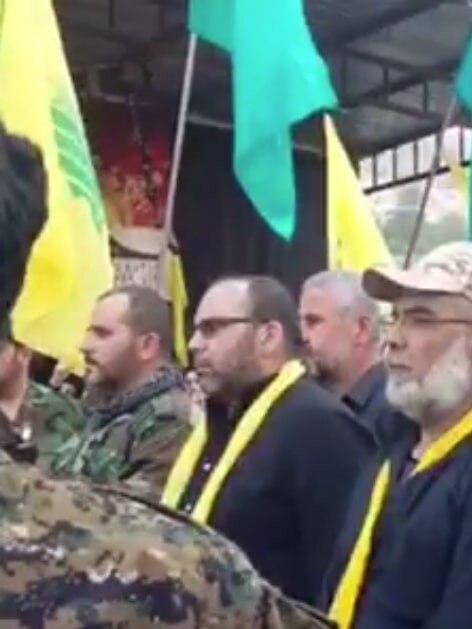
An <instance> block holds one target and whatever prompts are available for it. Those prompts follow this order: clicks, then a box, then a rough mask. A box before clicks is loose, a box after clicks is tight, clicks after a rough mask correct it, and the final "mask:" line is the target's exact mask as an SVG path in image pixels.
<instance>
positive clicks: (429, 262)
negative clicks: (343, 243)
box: [322, 243, 472, 629]
mask: <svg viewBox="0 0 472 629" xmlns="http://www.w3.org/2000/svg"><path fill="white" fill-rule="evenodd" d="M363 285H364V288H365V290H366V292H367V293H368V294H369V295H371V296H372V297H374V298H376V299H379V300H382V301H387V302H391V304H392V321H391V327H390V330H389V333H388V337H387V350H386V365H387V371H388V384H387V395H388V397H389V400H390V402H391V403H392V404H393V405H395V406H397V407H398V408H399V409H400V410H402V411H403V412H404V413H405V414H406V415H407V416H408V417H409V418H410V419H411V420H412V430H411V434H410V435H405V438H404V439H403V442H402V443H398V445H397V447H396V448H395V449H394V451H393V452H392V455H391V456H390V458H389V459H388V460H386V461H383V462H380V463H376V464H375V465H373V466H372V469H370V470H369V471H368V472H367V473H366V475H365V477H364V478H363V479H362V480H361V481H360V483H359V485H358V487H357V491H356V492H355V494H354V497H353V501H352V504H351V510H350V512H349V513H348V517H347V520H346V527H345V529H344V531H343V533H342V535H341V537H340V540H339V546H338V548H337V551H336V553H335V556H334V558H333V561H332V564H331V567H330V569H329V572H328V575H327V578H326V583H325V591H324V594H323V601H322V604H323V606H324V607H326V609H327V610H328V609H329V611H330V615H331V617H332V619H333V620H336V621H337V622H338V625H339V627H340V629H470V628H471V627H472V244H470V243H452V244H447V245H443V246H441V247H439V248H437V249H435V250H434V251H432V252H431V253H430V254H429V255H427V256H426V257H425V258H423V259H422V260H420V261H419V262H418V263H417V264H416V265H415V266H414V267H413V268H412V269H410V270H406V271H405V270H403V271H400V270H390V269H371V270H368V271H367V272H366V273H365V274H364V277H363Z"/></svg>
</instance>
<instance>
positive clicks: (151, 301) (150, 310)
mask: <svg viewBox="0 0 472 629" xmlns="http://www.w3.org/2000/svg"><path fill="white" fill-rule="evenodd" d="M113 295H124V296H125V297H127V298H128V303H129V311H128V323H129V326H130V328H131V330H132V331H133V332H134V333H135V334H149V333H155V334H157V335H158V336H159V339H160V342H161V349H162V351H163V353H164V354H165V355H166V356H170V355H171V354H172V346H173V335H172V321H171V314H170V307H169V304H168V303H167V302H166V301H165V299H163V298H162V297H161V296H160V295H159V293H157V292H156V291H155V290H153V289H152V288H147V287H145V286H135V285H129V286H119V287H117V288H114V289H112V290H110V291H107V292H106V293H104V294H103V295H102V296H101V297H100V301H102V300H103V299H106V298H107V297H112V296H113Z"/></svg>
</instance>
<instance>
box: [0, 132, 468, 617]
mask: <svg viewBox="0 0 472 629" xmlns="http://www.w3.org/2000/svg"><path fill="white" fill-rule="evenodd" d="M46 188H47V186H46V178H45V173H44V168H43V165H42V161H41V156H40V155H39V154H38V152H37V151H36V149H35V148H34V147H32V146H31V145H30V144H29V143H28V142H26V141H25V140H21V139H19V138H17V137H15V136H12V135H9V134H8V133H7V132H6V131H5V130H4V129H3V128H1V127H0V262H1V264H0V306H1V308H0V329H1V334H0V503H1V505H2V520H1V526H0V622H3V623H4V624H5V626H12V627H13V626H18V627H38V628H39V627H41V628H42V627H45V628H49V627H51V628H52V627H67V626H72V627H90V628H102V627H103V628H104V627H154V626H155V627H163V628H165V627H175V628H176V627H179V628H182V629H191V628H197V627H199V628H200V627H201V628H205V627H222V628H228V629H230V628H234V629H238V628H240V629H249V628H252V627H254V628H260V629H262V628H267V629H282V628H285V627H286V628H288V629H297V628H305V627H307V628H309V627H312V628H314V629H323V628H325V629H326V628H329V627H333V628H335V627H339V629H446V628H447V629H449V628H451V629H470V627H471V626H472V596H471V595H472V568H471V566H472V544H471V540H472V245H471V244H469V243H452V244H447V245H444V246H442V247H439V248H437V249H436V250H434V251H432V252H431V253H430V254H429V255H428V256H426V257H425V258H423V259H422V260H420V261H418V262H417V263H416V264H415V265H414V266H413V267H412V268H411V269H409V270H402V271H400V270H398V269H369V270H367V271H366V272H365V273H364V275H363V276H362V277H360V276H358V275H356V274H353V273H347V272H338V271H324V272H321V273H317V274H315V275H313V276H312V277H310V278H307V280H306V281H305V282H304V284H303V286H302V287H301V291H300V295H299V299H298V306H297V303H296V302H295V301H294V299H293V297H292V295H291V294H290V292H289V291H288V290H287V289H286V288H285V287H284V286H283V285H282V284H281V283H280V282H279V281H278V280H276V279H274V278H271V277H264V276H235V277H228V278H223V279H219V280H217V281H215V282H214V283H213V284H212V285H211V286H209V288H208V290H207V291H206V293H205V294H204V295H203V296H202V298H201V300H200V302H199V304H198V307H197V308H196V311H195V314H194V317H193V332H192V335H191V339H190V341H189V348H190V350H191V354H192V371H191V373H190V374H184V373H183V372H182V371H181V370H180V369H179V368H178V367H177V366H176V364H175V363H174V361H173V359H172V328H171V321H170V317H169V312H168V307H167V304H166V303H165V302H164V301H163V300H162V299H161V298H160V297H159V295H158V294H157V293H155V292H153V291H152V290H150V289H147V288H142V287H137V286H128V287H122V288H116V289H114V290H112V291H110V292H108V293H107V294H105V295H102V296H101V297H100V298H99V299H98V301H97V304H96V306H95V309H94V312H93V314H92V317H91V321H90V325H89V328H88V330H87V333H86V336H85V338H84V343H83V347H82V351H83V354H84V358H85V363H86V373H85V377H84V381H83V383H82V386H81V387H80V389H81V391H80V395H78V394H74V395H72V394H70V391H69V390H67V392H66V389H65V388H64V387H63V386H62V385H63V382H59V379H58V378H53V379H52V381H51V383H50V386H45V385H44V384H41V385H40V384H38V383H37V382H34V381H33V379H32V376H31V373H32V372H31V359H32V354H31V351H30V350H29V349H28V348H26V347H24V346H22V345H21V343H19V342H18V340H17V339H15V335H14V330H13V329H12V325H11V319H10V312H11V308H12V306H13V304H14V302H15V299H16V297H17V295H18V292H19V290H20V288H21V284H22V281H23V277H24V273H25V268H26V264H27V260H28V257H29V253H30V249H31V247H32V245H33V243H34V241H35V239H36V238H37V236H38V234H39V233H40V231H41V228H42V226H43V224H44V221H45V220H46V216H47V207H46ZM379 301H382V302H387V303H389V304H390V305H391V316H390V317H389V319H388V321H387V320H384V318H382V317H381V316H380V314H379V312H380V311H379V308H378V302H379ZM56 375H57V374H56ZM469 553H471V554H470V555H469ZM316 610H319V611H316Z"/></svg>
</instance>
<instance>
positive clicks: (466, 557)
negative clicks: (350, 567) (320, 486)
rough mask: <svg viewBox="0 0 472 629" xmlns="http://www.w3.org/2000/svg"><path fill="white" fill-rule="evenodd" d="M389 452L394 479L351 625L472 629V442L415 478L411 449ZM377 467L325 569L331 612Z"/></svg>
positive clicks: (325, 602)
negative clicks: (410, 471) (411, 470)
mask: <svg viewBox="0 0 472 629" xmlns="http://www.w3.org/2000/svg"><path fill="white" fill-rule="evenodd" d="M412 444H413V441H411V442H410V443H409V444H408V442H407V441H405V443H403V444H402V445H401V447H397V449H396V452H395V455H394V456H393V457H392V460H393V469H394V475H395V479H396V482H395V483H394V484H393V487H392V489H391V491H390V494H389V497H388V500H387V503H386V506H385V508H384V510H383V513H382V516H381V518H380V520H379V523H378V526H377V527H376V531H375V535H374V546H373V552H372V555H371V561H370V565H369V568H368V572H367V575H366V579H365V584H364V589H363V592H362V594H361V597H360V601H359V605H358V610H357V615H356V621H355V623H354V625H353V629H471V627H472V441H471V440H470V439H469V440H468V441H467V442H466V443H463V444H461V445H459V446H458V447H457V448H456V450H455V451H454V452H453V453H452V454H451V455H450V456H449V457H448V458H447V459H446V460H444V461H443V462H441V463H440V464H438V465H437V466H436V467H434V468H431V469H430V470H427V471H425V472H422V473H420V474H418V475H417V476H413V477H411V478H409V477H408V475H406V474H405V466H406V468H407V469H408V467H410V466H411V462H410V461H409V460H408V457H407V453H408V452H409V451H411V446H412ZM377 472H378V466H376V465H373V466H372V469H370V470H368V471H367V472H366V474H365V476H364V477H363V478H362V479H361V480H360V482H359V485H358V487H357V490H356V492H355V494H354V496H353V500H352V505H351V508H350V511H349V514H348V517H347V522H346V527H345V529H344V531H343V533H342V535H341V538H340V541H339V545H338V547H337V550H336V552H335V555H334V559H333V562H332V564H331V566H330V569H329V571H328V576H327V578H326V583H325V588H324V593H323V596H322V600H321V601H320V603H321V606H322V607H323V608H324V609H328V607H329V604H330V602H331V600H332V597H333V594H334V592H335V590H336V587H337V584H338V582H339V579H340V577H341V575H342V573H343V571H344V568H345V566H346V563H347V559H348V557H349V555H350V553H351V551H352V548H353V546H354V542H355V540H356V538H357V535H358V533H359V530H360V527H361V523H362V521H363V518H364V517H365V514H366V511H367V505H368V502H369V499H370V495H371V491H372V487H373V483H374V479H375V477H376V475H377Z"/></svg>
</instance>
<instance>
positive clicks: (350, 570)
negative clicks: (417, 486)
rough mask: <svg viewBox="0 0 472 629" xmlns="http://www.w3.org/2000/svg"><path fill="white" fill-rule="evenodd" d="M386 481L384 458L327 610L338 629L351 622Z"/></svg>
mask: <svg viewBox="0 0 472 629" xmlns="http://www.w3.org/2000/svg"><path fill="white" fill-rule="evenodd" d="M389 480H390V463H389V462H388V461H387V462H385V463H384V464H383V466H382V468H381V469H380V472H379V475H378V476H377V478H376V480H375V485H374V489H373V491H372V496H371V498H370V503H369V508H368V510H367V515H366V518H365V520H364V522H363V524H362V528H361V531H360V533H359V537H358V538H357V541H356V545H355V546H354V549H353V551H352V554H351V556H350V558H349V562H348V564H347V566H346V569H345V571H344V574H343V576H342V579H341V581H340V582H339V585H338V589H337V591H336V596H335V597H334V601H333V604H332V606H331V609H330V613H329V615H330V618H331V619H332V620H334V621H336V622H337V623H338V625H339V629H349V627H350V626H351V624H352V621H353V618H354V612H355V606H356V602H357V598H358V595H359V592H360V589H361V587H362V584H363V582H364V577H365V572H366V570H367V566H368V563H369V557H370V553H371V550H372V538H373V534H374V530H375V525H376V524H377V520H378V517H379V515H380V513H381V511H382V507H383V504H384V501H385V496H386V494H387V490H388V486H389Z"/></svg>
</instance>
